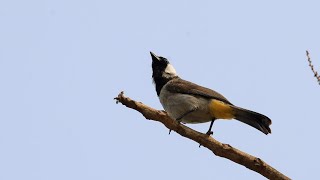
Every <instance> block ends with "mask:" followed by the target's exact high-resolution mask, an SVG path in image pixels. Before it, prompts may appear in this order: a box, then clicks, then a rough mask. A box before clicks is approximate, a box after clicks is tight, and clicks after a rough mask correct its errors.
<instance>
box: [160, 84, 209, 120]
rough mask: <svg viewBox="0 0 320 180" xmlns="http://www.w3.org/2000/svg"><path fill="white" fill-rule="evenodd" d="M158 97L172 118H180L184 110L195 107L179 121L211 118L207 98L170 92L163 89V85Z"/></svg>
mask: <svg viewBox="0 0 320 180" xmlns="http://www.w3.org/2000/svg"><path fill="white" fill-rule="evenodd" d="M159 98H160V102H161V104H162V106H163V108H164V110H165V111H166V112H167V113H168V114H169V116H170V117H171V118H173V119H177V118H180V117H181V116H182V115H183V114H185V113H186V112H188V111H190V110H193V109H196V110H195V111H193V112H191V113H189V114H188V115H186V116H184V117H183V118H182V119H181V121H182V122H184V123H204V122H209V121H211V120H212V116H211V115H210V112H209V109H208V103H209V101H210V100H209V99H205V98H202V97H195V96H192V95H188V94H179V93H171V92H169V91H166V90H165V86H164V87H163V88H162V90H161V92H160V95H159Z"/></svg>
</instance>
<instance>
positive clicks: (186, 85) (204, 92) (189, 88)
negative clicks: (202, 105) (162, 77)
mask: <svg viewBox="0 0 320 180" xmlns="http://www.w3.org/2000/svg"><path fill="white" fill-rule="evenodd" d="M166 89H167V90H168V91H170V92H177V93H182V94H192V95H197V96H202V97H205V98H210V99H217V100H219V101H222V102H225V103H227V104H230V105H232V103H230V102H229V101H228V100H227V98H225V97H224V96H222V95H221V94H220V93H218V92H216V91H213V90H211V89H208V88H205V87H202V86H199V85H197V84H194V83H192V82H189V81H186V80H183V79H181V78H175V79H173V80H171V81H169V82H168V84H167V85H166Z"/></svg>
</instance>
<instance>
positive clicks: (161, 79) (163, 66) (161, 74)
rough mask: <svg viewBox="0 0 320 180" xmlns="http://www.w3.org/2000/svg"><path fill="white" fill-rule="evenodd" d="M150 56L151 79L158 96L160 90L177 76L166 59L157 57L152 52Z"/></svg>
mask: <svg viewBox="0 0 320 180" xmlns="http://www.w3.org/2000/svg"><path fill="white" fill-rule="evenodd" d="M150 54H151V57H152V78H153V81H154V83H155V85H156V90H157V94H158V95H159V94H160V91H161V88H162V87H163V86H164V85H165V84H166V83H167V82H168V81H170V80H171V79H173V78H175V77H178V75H177V73H176V70H175V69H174V67H173V66H172V65H171V64H170V63H169V61H168V60H167V59H166V58H164V57H161V56H157V55H155V54H154V53H152V52H150Z"/></svg>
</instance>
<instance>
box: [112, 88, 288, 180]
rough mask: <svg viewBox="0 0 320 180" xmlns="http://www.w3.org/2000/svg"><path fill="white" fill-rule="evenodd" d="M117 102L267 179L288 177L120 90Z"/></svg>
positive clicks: (259, 160) (258, 159) (255, 158)
mask: <svg viewBox="0 0 320 180" xmlns="http://www.w3.org/2000/svg"><path fill="white" fill-rule="evenodd" d="M114 99H115V100H116V101H117V102H120V103H122V104H123V105H125V106H126V107H128V108H131V109H134V110H137V111H139V112H140V113H141V114H142V115H143V116H144V117H145V118H146V119H149V120H155V121H158V122H161V123H162V124H164V125H165V126H166V127H167V128H168V129H170V130H173V131H175V132H177V133H178V134H180V135H181V136H183V137H186V138H188V139H191V140H193V141H195V142H197V143H199V144H201V145H202V146H204V147H206V148H208V149H209V150H210V151H212V152H213V153H214V154H215V155H216V156H220V157H224V158H227V159H229V160H231V161H233V162H235V163H238V164H240V165H243V166H245V167H247V168H248V169H251V170H253V171H255V172H257V173H259V174H261V175H263V176H264V177H266V178H268V179H286V180H287V179H290V178H289V177H287V176H285V175H284V174H282V173H281V172H279V171H278V170H276V169H275V168H273V167H271V166H270V165H268V164H267V163H266V162H264V161H263V160H261V159H260V158H257V157H254V156H252V155H250V154H247V153H245V152H242V151H240V150H238V149H236V148H234V147H232V146H230V145H229V144H223V143H221V142H219V141H217V140H215V139H214V138H212V137H211V136H208V135H206V134H203V133H200V132H198V131H195V130H193V129H191V128H189V127H187V126H185V125H183V124H180V123H178V122H177V121H175V120H172V119H171V118H170V117H169V116H168V115H167V113H166V112H164V111H159V110H156V109H153V108H151V107H149V106H146V105H144V104H143V103H141V102H137V101H134V100H132V99H130V98H128V97H125V96H124V94H123V92H121V93H120V94H119V95H118V96H117V97H116V98H114Z"/></svg>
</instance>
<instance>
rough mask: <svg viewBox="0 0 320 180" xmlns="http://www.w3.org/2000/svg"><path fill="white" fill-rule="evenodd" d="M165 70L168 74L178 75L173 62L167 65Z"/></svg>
mask: <svg viewBox="0 0 320 180" xmlns="http://www.w3.org/2000/svg"><path fill="white" fill-rule="evenodd" d="M164 72H165V74H166V75H169V76H176V75H177V72H176V70H175V69H174V67H173V66H172V65H171V64H168V65H167V67H166V69H165V70H164Z"/></svg>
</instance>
